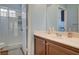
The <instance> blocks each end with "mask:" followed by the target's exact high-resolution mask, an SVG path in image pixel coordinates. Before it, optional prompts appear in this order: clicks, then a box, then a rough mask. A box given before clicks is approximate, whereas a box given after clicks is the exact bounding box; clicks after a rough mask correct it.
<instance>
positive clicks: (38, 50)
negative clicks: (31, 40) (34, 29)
mask: <svg viewBox="0 0 79 59" xmlns="http://www.w3.org/2000/svg"><path fill="white" fill-rule="evenodd" d="M35 54H36V55H45V40H43V39H40V38H37V37H36V38H35Z"/></svg>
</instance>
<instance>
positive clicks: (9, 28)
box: [0, 6, 22, 48]
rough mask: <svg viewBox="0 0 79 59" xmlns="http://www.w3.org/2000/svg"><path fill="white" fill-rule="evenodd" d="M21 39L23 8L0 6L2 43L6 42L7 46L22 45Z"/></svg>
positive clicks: (0, 36)
mask: <svg viewBox="0 0 79 59" xmlns="http://www.w3.org/2000/svg"><path fill="white" fill-rule="evenodd" d="M21 39H22V17H21V10H18V9H12V8H9V7H4V6H0V43H4V45H5V47H7V48H8V47H9V46H12V47H14V46H17V45H19V46H20V44H21Z"/></svg>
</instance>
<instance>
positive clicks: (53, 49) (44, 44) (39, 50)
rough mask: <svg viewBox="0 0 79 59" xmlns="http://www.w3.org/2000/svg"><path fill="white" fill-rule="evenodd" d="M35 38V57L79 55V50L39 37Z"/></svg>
mask: <svg viewBox="0 0 79 59" xmlns="http://www.w3.org/2000/svg"><path fill="white" fill-rule="evenodd" d="M34 38H35V55H79V49H76V48H74V47H70V46H67V45H64V44H61V43H58V42H54V41H50V40H48V39H44V38H41V37H38V36H34Z"/></svg>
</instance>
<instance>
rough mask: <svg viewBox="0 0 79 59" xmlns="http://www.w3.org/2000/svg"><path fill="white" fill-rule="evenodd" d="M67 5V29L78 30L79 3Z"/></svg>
mask: <svg viewBox="0 0 79 59" xmlns="http://www.w3.org/2000/svg"><path fill="white" fill-rule="evenodd" d="M66 6H67V7H66V8H67V31H69V28H71V31H75V32H77V31H78V5H66Z"/></svg>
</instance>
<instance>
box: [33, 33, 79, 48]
mask: <svg viewBox="0 0 79 59" xmlns="http://www.w3.org/2000/svg"><path fill="white" fill-rule="evenodd" d="M34 35H36V36H39V37H42V38H46V39H49V40H52V41H56V42H59V43H62V44H65V45H69V46H72V47H75V48H78V49H79V38H75V37H72V38H68V37H67V36H65V35H63V36H62V37H57V36H56V35H55V34H54V33H52V34H47V33H46V32H35V33H34Z"/></svg>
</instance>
